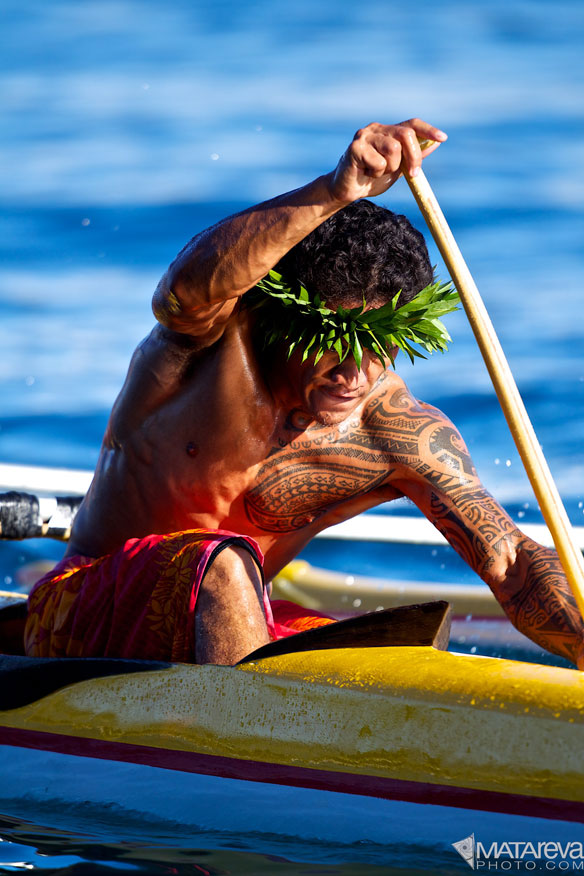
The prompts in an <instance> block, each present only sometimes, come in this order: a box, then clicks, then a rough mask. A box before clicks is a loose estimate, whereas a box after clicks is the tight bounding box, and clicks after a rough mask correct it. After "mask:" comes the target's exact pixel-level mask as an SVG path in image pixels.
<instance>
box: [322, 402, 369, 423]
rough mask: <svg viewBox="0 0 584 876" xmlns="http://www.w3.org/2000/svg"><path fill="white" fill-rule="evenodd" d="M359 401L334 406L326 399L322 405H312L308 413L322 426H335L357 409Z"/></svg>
mask: <svg viewBox="0 0 584 876" xmlns="http://www.w3.org/2000/svg"><path fill="white" fill-rule="evenodd" d="M360 403H361V399H353V400H352V402H351V403H344V404H334V403H331V401H330V400H328V399H327V402H326V404H324V405H314V406H313V407H311V411H310V413H311V414H312V416H313V417H314V419H315V420H316V422H317V423H320V424H321V425H322V426H336V425H337V424H338V423H342V422H343V421H344V420H346V419H347V417H349V416H350V415H351V414H352V413H353V411H354V410H355V409H356V408H357V407H359V404H360Z"/></svg>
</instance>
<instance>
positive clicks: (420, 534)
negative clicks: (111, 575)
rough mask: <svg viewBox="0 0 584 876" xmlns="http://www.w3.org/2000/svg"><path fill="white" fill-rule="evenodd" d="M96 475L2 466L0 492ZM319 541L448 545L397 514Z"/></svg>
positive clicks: (583, 532)
mask: <svg viewBox="0 0 584 876" xmlns="http://www.w3.org/2000/svg"><path fill="white" fill-rule="evenodd" d="M92 477H93V472H91V471H82V470H75V469H67V468H45V467H43V466H29V465H11V464H6V463H3V464H0V491H6V490H23V491H24V492H32V493H45V494H47V493H48V494H53V495H55V494H58V495H79V496H83V495H84V494H85V493H86V492H87V490H88V488H89V485H90V483H91V479H92ZM518 525H520V528H521V530H522V531H523V532H524V533H525V534H526V535H528V536H529V537H530V538H533V539H534V541H537V542H539V543H540V544H543V545H545V546H546V547H553V540H552V537H551V534H550V532H549V530H548V528H547V526H544V525H543V524H541V523H525V524H518ZM572 529H573V532H574V538H575V540H576V544H577V545H578V547H579V548H580V550H584V526H574V527H573V528H572ZM317 538H329V539H341V540H343V541H377V542H389V543H401V544H427V545H443V544H447V542H446V539H445V538H444V536H443V535H441V534H440V533H439V532H438V530H437V529H435V528H434V527H433V526H432V524H431V523H430V522H429V521H428V520H426V519H425V518H424V517H405V516H401V517H399V516H395V517H394V516H393V514H391V515H388V514H360V515H359V516H357V517H353V518H352V519H351V520H345V521H344V522H343V523H338V524H336V525H335V526H331V527H329V528H328V529H327V530H325V531H324V532H321V533H319V534H318V535H317Z"/></svg>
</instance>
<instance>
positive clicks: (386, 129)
mask: <svg viewBox="0 0 584 876" xmlns="http://www.w3.org/2000/svg"><path fill="white" fill-rule="evenodd" d="M446 139H447V135H446V134H445V133H444V131H441V130H440V129H439V128H436V127H434V125H430V124H428V122H423V121H421V120H420V119H410V120H409V121H407V122H401V123H400V124H399V125H380V124H378V123H375V122H374V123H372V124H370V125H367V126H366V127H365V128H361V129H360V130H359V131H357V133H356V134H355V137H354V140H353V143H352V148H351V152H352V157H353V160H354V161H355V162H356V163H357V166H359V167H360V168H361V169H362V170H364V171H365V172H366V174H367V175H368V176H371V177H374V178H379V177H381V176H384V175H386V174H393V173H397V172H398V171H399V170H400V169H401V167H402V165H403V167H405V169H406V170H407V172H408V173H409V174H410V175H411V176H415V175H416V174H417V173H418V170H419V168H420V165H421V163H422V159H423V158H425V157H426V156H427V155H430V154H431V153H432V152H434V150H435V149H437V148H438V146H439V145H440V143H442V142H443V141H444V140H446ZM420 140H422V141H426V142H424V145H423V148H421V147H420Z"/></svg>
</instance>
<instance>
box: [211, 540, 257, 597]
mask: <svg viewBox="0 0 584 876" xmlns="http://www.w3.org/2000/svg"><path fill="white" fill-rule="evenodd" d="M201 591H202V592H205V591H207V592H208V593H209V592H211V593H213V594H215V595H216V597H219V598H221V596H222V595H223V594H225V596H226V598H228V599H229V600H230V601H232V600H237V599H238V597H240V596H241V595H242V593H243V592H247V593H249V594H251V593H252V592H254V593H255V594H256V596H257V598H258V599H259V600H260V602H263V579H262V574H261V571H260V568H259V566H258V562H257V560H255V559H254V557H253V556H252V554H251V553H250V552H249V551H248V550H247V549H246V548H244V547H241V546H239V545H229V547H225V548H223V550H221V551H220V552H219V553H218V554H217V555H216V556H215V558H214V559H213V560H212V561H211V563H210V564H209V566H208V568H207V570H206V572H205V575H204V577H203V580H202V582H201Z"/></svg>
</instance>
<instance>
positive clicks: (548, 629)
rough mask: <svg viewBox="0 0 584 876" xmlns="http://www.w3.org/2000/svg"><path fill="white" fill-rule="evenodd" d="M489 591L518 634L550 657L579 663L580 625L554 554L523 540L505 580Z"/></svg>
mask: <svg viewBox="0 0 584 876" xmlns="http://www.w3.org/2000/svg"><path fill="white" fill-rule="evenodd" d="M493 590H494V591H495V595H496V597H497V599H498V600H499V602H500V603H501V605H502V606H503V608H504V609H505V612H506V614H507V616H508V617H509V619H510V620H511V622H512V623H513V624H514V626H516V627H517V629H518V630H519V631H520V632H522V633H523V634H524V635H526V636H528V637H529V638H530V639H532V640H533V641H534V642H536V643H537V644H538V645H541V647H542V648H545V649H546V650H548V651H551V652H552V653H554V654H559V655H560V656H562V657H566V658H567V659H568V660H571V661H572V662H573V663H577V662H579V659H580V662H581V659H582V658H581V654H582V650H583V644H582V643H583V637H584V624H583V622H582V618H581V616H580V612H579V610H578V606H577V605H576V600H575V599H574V597H573V595H572V592H571V590H570V587H569V584H568V582H567V581H566V577H565V575H564V572H563V570H562V567H561V565H560V561H559V558H558V555H557V554H556V552H555V551H553V550H551V549H549V548H544V547H542V546H541V545H539V544H537V543H536V542H534V541H531V539H528V538H526V537H523V539H522V541H521V543H520V544H519V545H518V549H517V557H516V561H515V563H514V565H513V568H512V569H511V570H510V572H509V575H508V576H507V579H506V581H505V582H503V583H502V584H501V586H500V587H496V586H495V587H493Z"/></svg>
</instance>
